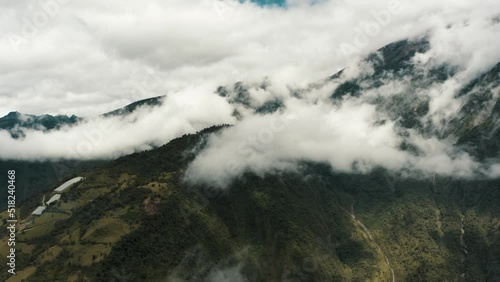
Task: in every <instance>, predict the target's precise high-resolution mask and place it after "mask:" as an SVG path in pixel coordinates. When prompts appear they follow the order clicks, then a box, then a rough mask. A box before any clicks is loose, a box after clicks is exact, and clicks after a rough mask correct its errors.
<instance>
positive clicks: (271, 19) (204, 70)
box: [0, 0, 500, 116]
mask: <svg viewBox="0 0 500 282" xmlns="http://www.w3.org/2000/svg"><path fill="white" fill-rule="evenodd" d="M311 3H313V4H311ZM499 9H500V6H499V5H498V1H495V0H481V1H475V2H471V1H456V0H453V1H452V0H449V1H435V0H423V1H418V2H415V1H403V0H400V1H397V0H388V1H368V0H366V1H358V0H354V1H327V0H325V1H299V0H291V1H288V4H287V7H286V8H280V7H275V6H274V7H270V6H266V7H261V6H258V5H256V4H254V3H243V4H242V3H239V2H237V1H232V0H223V1H219V0H191V1H184V0H177V1H175V0H166V1H146V2H144V1H127V0H125V1H122V0H120V1H118V0H116V1H99V0H89V1H84V2H82V1H71V0H58V1H56V0H41V1H24V0H19V1H1V3H0V30H1V36H2V38H1V40H0V116H3V115H5V114H7V113H8V112H10V111H14V110H16V111H19V112H22V113H29V114H44V113H49V114H68V115H71V114H76V115H79V116H95V115H98V114H100V113H103V112H106V111H109V110H112V109H114V108H116V107H120V106H123V105H125V104H127V103H129V102H132V101H134V100H138V99H141V98H147V97H151V96H158V95H163V94H167V93H172V92H176V91H182V90H183V89H185V88H186V87H192V86H196V87H203V88H204V89H205V90H204V91H205V92H207V93H208V92H213V89H214V87H215V86H217V85H220V84H227V83H229V82H234V81H237V80H245V81H249V80H260V79H262V78H263V77H270V78H271V80H272V81H273V82H274V85H275V87H276V88H280V87H281V89H282V90H283V89H286V87H285V86H286V85H305V84H306V83H309V82H312V81H316V80H318V79H321V78H323V77H325V76H327V75H330V74H333V73H335V72H336V71H337V70H338V69H341V68H344V67H345V66H347V65H348V62H349V60H351V59H352V57H353V56H355V55H358V54H366V53H368V52H370V51H373V50H375V49H378V48H380V47H382V46H383V45H385V44H387V43H390V42H392V41H394V40H397V39H402V38H407V37H412V36H416V35H421V34H422V33H423V32H426V31H429V30H433V31H434V32H436V33H439V32H442V31H443V30H444V29H445V28H446V27H447V26H448V27H449V25H454V26H457V25H459V24H463V23H464V22H468V23H469V24H470V25H469V27H468V28H467V29H465V28H463V29H464V30H463V31H462V32H461V33H460V34H457V33H455V34H452V35H448V36H452V37H453V38H440V39H439V40H442V41H446V43H447V44H444V43H443V42H440V43H443V45H444V46H445V47H446V48H447V49H445V50H438V51H441V52H443V53H445V55H446V56H445V57H441V58H443V59H445V58H449V57H450V58H451V59H454V60H457V61H463V62H464V63H470V62H473V63H476V64H478V65H479V66H480V67H484V68H486V67H487V65H491V64H493V63H495V61H498V57H499V53H500V52H498V50H499V48H498V36H497V38H493V37H492V35H493V34H492V31H491V30H490V32H488V31H487V30H486V29H487V28H485V23H486V22H487V21H491V19H492V18H494V17H495V16H498V14H499ZM377 20H378V22H379V23H380V24H378V27H380V28H377V27H374V26H373V24H374V23H375V24H376V23H377ZM370 24H372V26H370ZM456 28H458V27H456ZM492 28H493V27H490V29H492ZM494 28H495V29H496V30H495V31H496V32H497V33H496V35H498V25H496V26H495V27H494ZM478 30H481V31H482V32H477V31H478ZM483 30H484V31H483ZM360 33H363V34H365V35H366V34H368V36H367V37H368V38H367V39H366V38H365V39H366V40H364V39H363V38H361V37H360V36H359V34H360ZM360 38H361V39H363V40H360ZM356 43H358V44H356ZM359 43H361V44H359ZM342 44H344V45H342ZM345 44H348V45H349V46H354V47H355V49H356V50H355V52H346V51H345V50H346V48H342V46H344V47H345V46H348V45H345ZM436 50H437V49H436ZM473 50H474V51H475V53H474V54H472V53H471V51H473ZM358 51H359V53H358ZM470 56H473V57H470ZM492 57H494V58H492Z"/></svg>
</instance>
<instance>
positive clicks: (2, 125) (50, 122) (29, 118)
mask: <svg viewBox="0 0 500 282" xmlns="http://www.w3.org/2000/svg"><path fill="white" fill-rule="evenodd" d="M163 98H164V96H158V97H152V98H147V99H143V100H139V101H136V102H133V103H131V104H129V105H126V106H125V107H123V108H119V109H116V110H113V111H111V112H108V113H105V114H102V116H103V117H111V116H126V115H128V114H130V113H132V112H134V111H135V110H137V109H138V108H140V107H155V106H159V105H161V102H162V99H163ZM82 121H85V118H82V117H77V116H75V115H72V116H66V115H57V116H52V115H40V116H37V115H30V114H21V113H19V112H10V113H8V114H7V115H6V116H4V117H1V118H0V130H6V131H8V132H9V133H10V135H11V136H12V138H16V139H17V138H22V137H23V136H25V132H24V131H25V130H26V129H32V130H38V131H46V132H47V131H52V130H59V129H61V128H62V127H65V126H73V125H76V124H78V123H79V122H82Z"/></svg>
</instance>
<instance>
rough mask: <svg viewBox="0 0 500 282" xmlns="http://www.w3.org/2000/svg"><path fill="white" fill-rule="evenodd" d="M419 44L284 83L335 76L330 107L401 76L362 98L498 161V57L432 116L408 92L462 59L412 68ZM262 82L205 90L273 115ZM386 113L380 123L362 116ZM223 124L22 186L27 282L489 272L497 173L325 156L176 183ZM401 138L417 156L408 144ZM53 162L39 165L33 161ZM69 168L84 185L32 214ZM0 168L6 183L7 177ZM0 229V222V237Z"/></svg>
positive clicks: (496, 250)
mask: <svg viewBox="0 0 500 282" xmlns="http://www.w3.org/2000/svg"><path fill="white" fill-rule="evenodd" d="M428 48H429V43H428V42H427V41H426V40H425V39H420V40H403V41H399V42H395V43H392V44H389V45H387V46H385V47H383V48H381V49H380V50H378V51H377V52H374V53H373V54H371V55H370V56H368V57H367V58H366V59H365V61H364V62H369V63H371V66H373V69H372V72H371V73H370V74H369V75H367V74H366V73H364V74H361V75H357V76H353V77H346V70H344V71H341V72H338V73H336V74H334V75H332V76H330V77H327V78H325V79H324V80H323V81H319V82H317V83H315V84H312V85H310V86H309V87H306V88H304V89H293V90H292V94H293V95H294V97H296V98H297V99H306V98H307V97H308V95H310V94H311V92H312V91H313V90H314V89H317V88H320V87H322V86H323V85H325V84H327V83H332V82H335V83H338V84H339V86H338V87H337V88H336V89H335V90H333V91H332V93H327V94H328V96H327V97H328V98H327V99H328V101H329V102H331V103H332V105H340V104H342V103H343V102H344V101H345V100H346V99H348V98H349V97H362V96H363V93H366V92H369V91H375V90H380V89H381V87H382V86H385V85H387V83H388V81H392V80H394V78H396V79H398V78H399V79H400V80H401V81H404V83H403V86H402V88H401V93H398V94H400V95H388V96H383V95H381V96H377V97H376V99H370V97H366V98H365V97H364V99H366V102H367V103H371V104H372V105H375V106H376V107H377V109H378V110H379V111H381V112H384V113H386V115H384V116H386V117H385V118H386V119H389V120H390V121H391V122H394V123H395V124H396V129H397V130H398V131H399V132H400V134H401V136H402V137H405V136H406V135H407V134H408V131H409V130H413V131H416V132H419V133H421V134H422V135H424V136H434V137H436V138H438V139H440V140H444V139H446V138H448V139H450V138H451V137H453V138H451V139H453V140H455V141H454V145H455V146H458V148H460V149H463V150H466V151H467V152H469V153H470V154H471V155H472V156H473V157H474V158H475V159H477V160H479V161H484V162H487V161H493V160H496V161H498V157H499V140H500V132H499V115H500V108H499V107H500V106H499V104H498V100H499V99H498V98H499V95H498V89H499V88H498V87H499V82H500V79H499V75H500V64H496V65H495V66H494V67H493V68H492V69H491V70H489V71H487V72H485V73H483V74H480V75H478V76H477V77H476V78H475V79H474V80H473V81H472V82H471V83H469V84H468V85H466V86H465V87H463V88H462V89H461V90H460V91H458V92H457V98H461V99H463V100H462V102H463V104H462V105H461V108H460V109H459V111H458V114H457V115H456V116H454V117H453V118H452V119H451V120H449V121H448V122H447V123H445V124H443V126H436V125H434V124H433V123H432V122H430V121H429V120H428V118H427V117H428V113H429V111H430V101H429V100H428V99H421V96H419V95H417V94H418V93H420V91H425V90H426V89H429V87H430V86H431V85H433V84H434V83H439V82H443V81H446V80H448V79H452V78H455V77H456V75H457V73H458V71H459V69H458V67H457V66H452V65H440V66H437V67H434V68H430V69H421V68H418V67H416V66H415V64H413V63H412V58H413V57H414V55H415V54H416V53H417V52H424V51H426V50H427V49H428ZM266 87H267V86H266V83H261V84H256V85H253V84H246V83H245V82H237V83H235V84H233V85H227V86H221V87H219V88H217V89H216V91H215V92H216V94H217V95H220V96H221V97H224V98H225V99H227V100H228V102H229V103H230V104H232V105H233V106H234V107H235V112H234V115H235V116H236V117H238V118H242V116H243V115H244V114H245V113H244V112H245V111H250V112H252V113H253V114H255V113H256V114H262V115H263V114H268V113H273V112H277V111H283V110H285V109H286V105H285V103H284V101H282V100H280V99H278V98H273V99H272V100H269V101H267V102H265V103H263V104H259V105H257V104H255V103H253V102H252V99H251V96H250V93H249V91H250V90H251V89H252V88H256V89H263V88H266ZM160 103H161V97H156V98H152V99H146V100H142V101H138V102H137V103H134V104H131V105H129V106H127V107H125V108H122V109H119V110H116V111H113V112H110V113H107V114H105V116H109V115H124V114H127V113H130V112H133V111H134V110H136V109H137V108H138V107H139V106H157V105H158V104H160ZM243 110H245V111H243ZM9 115H11V117H10V118H11V119H12V120H13V121H11V123H10V124H11V126H10V127H3V128H4V130H13V129H14V128H21V129H23V128H32V129H36V130H57V129H58V128H61V127H63V126H72V125H74V124H76V123H77V122H79V119H78V118H76V117H75V118H74V119H76V121H75V122H69V121H68V120H71V118H72V117H65V118H64V117H60V118H59V120H58V121H57V122H52V123H49V125H50V126H45V125H43V122H42V121H41V120H40V119H41V118H40V117H38V118H33V119H32V121H30V122H28V123H27V124H26V123H23V122H25V121H23V120H24V118H23V117H18V116H17V114H9ZM9 115H8V116H9ZM53 118H57V117H53ZM2 120H8V119H6V117H4V118H2ZM383 122H387V121H386V120H377V121H374V123H383ZM42 125H43V127H42ZM311 126H316V125H311ZM49 127H50V128H49ZM228 127H229V126H226V125H220V126H213V127H210V128H207V129H205V130H202V131H200V132H197V133H193V134H187V135H184V136H182V137H179V138H176V139H174V140H172V141H170V142H168V143H167V144H165V145H163V146H161V147H158V148H155V149H152V150H148V151H144V152H137V153H134V154H131V155H128V156H124V157H121V158H118V159H116V160H112V161H102V162H99V163H83V164H84V165H82V164H81V165H80V166H70V165H68V166H69V167H70V169H69V170H68V171H66V172H65V173H64V174H63V176H62V177H59V179H57V178H55V179H52V180H51V181H52V182H51V183H44V184H43V185H46V186H47V187H43V188H40V189H39V190H37V191H36V193H28V194H26V196H25V198H23V203H22V205H21V206H20V208H21V211H22V215H23V218H22V219H23V220H24V219H26V220H25V222H30V221H31V222H32V223H31V224H32V225H31V226H36V228H35V227H33V229H31V230H30V229H27V230H26V231H25V232H23V233H22V234H18V237H17V238H18V239H17V240H19V242H21V247H20V248H19V250H20V251H19V254H18V262H19V263H18V268H19V273H21V274H22V275H25V276H24V277H29V278H28V279H31V280H34V281H36V280H37V279H38V280H40V279H42V278H41V277H43V279H45V280H46V281H56V280H58V279H61V277H68V279H72V280H73V281H126V280H128V281H192V282H195V281H238V282H239V281H266V282H267V281H310V282H313V281H492V282H493V281H500V260H499V259H498V258H500V228H499V227H500V204H499V203H500V189H499V187H500V179H498V178H496V179H488V178H485V177H478V178H477V179H460V178H451V177H444V176H439V175H435V176H432V177H422V178H419V179H415V178H408V177H400V176H398V175H396V174H394V173H391V172H390V171H387V170H385V169H383V168H377V169H375V170H373V171H371V172H370V173H367V174H358V173H339V172H335V171H333V170H332V168H331V167H329V166H328V165H326V164H322V163H314V162H308V161H304V162H302V163H301V165H300V167H299V169H298V170H297V171H294V172H290V171H288V172H269V173H267V174H264V175H257V174H254V173H250V172H247V173H244V174H243V175H242V176H241V177H240V178H238V179H235V180H234V182H233V183H232V184H231V185H230V187H228V188H227V189H226V190H222V189H219V188H216V187H212V186H210V185H201V184H200V185H191V184H187V183H186V182H184V181H183V176H184V173H185V171H186V170H187V168H188V166H189V164H190V162H191V161H193V159H194V158H195V157H196V156H197V155H198V154H200V152H202V150H203V149H204V148H206V146H207V140H208V137H209V136H212V135H213V134H219V133H220V132H222V131H224V130H225V129H226V128H228ZM17 138H21V137H20V135H18V137H17ZM400 146H401V149H402V150H407V151H409V152H411V153H412V154H415V155H418V154H420V152H419V150H418V147H417V146H416V145H415V144H412V143H411V141H410V140H408V139H405V142H403V143H402V144H400ZM1 164H2V163H0V167H1ZM27 165H28V164H27V162H24V163H15V162H8V163H6V164H5V166H6V167H7V166H8V167H16V166H27ZM52 165H54V164H53V163H50V162H47V163H44V164H43V165H41V167H42V168H47V167H49V168H50V166H52ZM9 169H11V168H9ZM15 169H17V168H15ZM29 169H30V170H33V169H35V167H31V168H29ZM38 172H39V173H38V174H37V171H33V172H32V173H33V174H34V175H31V176H30V178H29V179H28V181H31V180H33V181H34V182H36V180H37V179H42V178H45V177H44V174H45V173H46V170H42V169H41V170H40V171H38ZM36 174H37V175H36ZM70 176H83V177H85V180H84V181H82V182H80V183H78V184H77V185H75V186H74V187H71V188H69V189H68V191H67V192H65V193H63V195H62V197H61V201H60V202H59V203H58V204H56V205H55V206H53V207H49V208H48V209H47V211H46V212H45V214H43V215H42V216H40V217H34V216H31V217H30V216H29V213H30V211H32V210H33V209H34V208H36V207H37V206H38V205H39V204H40V201H41V198H42V197H43V196H45V197H48V196H50V195H51V191H50V190H49V188H50V187H48V186H52V187H54V186H57V183H62V182H63V181H64V180H65V179H67V178H68V177H70ZM0 177H2V178H0V180H1V181H5V182H6V179H4V178H5V177H6V176H5V175H2V176H0ZM2 219H6V214H5V213H3V214H2ZM6 234H7V230H6V229H5V228H1V229H0V235H2V238H6V236H5V235H6ZM3 243H5V242H3ZM3 243H2V244H3ZM6 277H7V273H5V272H2V273H0V279H3V278H6ZM223 279H226V280H223Z"/></svg>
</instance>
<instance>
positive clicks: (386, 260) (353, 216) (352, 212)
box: [350, 201, 396, 282]
mask: <svg viewBox="0 0 500 282" xmlns="http://www.w3.org/2000/svg"><path fill="white" fill-rule="evenodd" d="M355 203H356V201H353V202H352V205H351V212H350V214H351V217H352V219H353V220H354V222H356V223H357V224H358V225H360V226H361V227H362V228H363V230H364V231H365V233H366V234H367V235H368V238H370V241H372V242H373V243H374V244H375V246H376V247H377V249H379V250H380V252H381V253H382V255H384V258H385V262H386V263H387V265H388V266H389V268H390V269H391V274H392V282H396V275H395V274H394V269H393V268H392V266H391V262H390V261H389V258H388V257H387V256H386V255H385V253H384V251H383V250H382V248H380V246H379V245H378V244H377V242H376V241H375V240H374V239H373V236H372V233H371V232H370V230H369V229H368V228H367V227H366V226H365V225H364V224H363V222H361V221H360V220H359V219H357V218H356V215H355V214H354V204H355Z"/></svg>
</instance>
